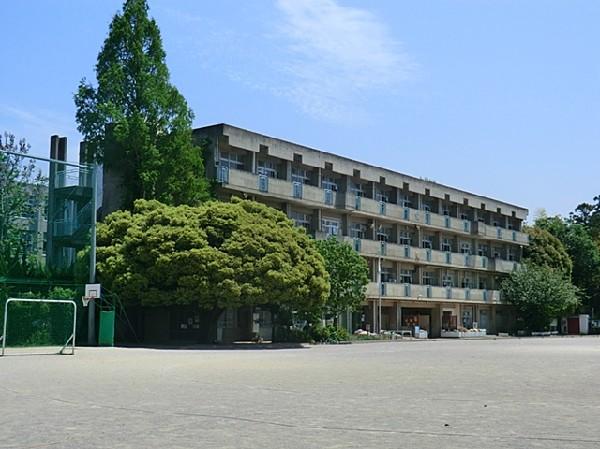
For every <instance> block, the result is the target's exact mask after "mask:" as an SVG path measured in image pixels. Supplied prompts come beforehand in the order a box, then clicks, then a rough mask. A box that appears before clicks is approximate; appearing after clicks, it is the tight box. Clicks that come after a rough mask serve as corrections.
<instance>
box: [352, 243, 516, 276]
mask: <svg viewBox="0 0 600 449" xmlns="http://www.w3.org/2000/svg"><path fill="white" fill-rule="evenodd" d="M341 239H342V240H343V241H345V242H347V243H349V244H350V245H351V246H352V247H353V248H354V249H355V250H356V251H357V252H359V253H360V254H362V255H363V256H370V257H384V258H390V259H398V260H405V261H408V262H414V263H421V264H428V265H439V266H449V267H452V268H472V269H480V270H491V271H493V270H494V268H495V266H496V265H495V264H493V263H490V262H489V260H488V258H487V257H483V256H475V255H473V254H462V253H451V252H445V251H437V250H433V249H425V248H417V247H414V246H408V245H397V244H395V243H388V242H380V241H377V240H369V239H355V238H352V237H341ZM502 262H507V263H510V264H514V262H508V261H502ZM511 271H512V269H511ZM503 272H506V271H503Z"/></svg>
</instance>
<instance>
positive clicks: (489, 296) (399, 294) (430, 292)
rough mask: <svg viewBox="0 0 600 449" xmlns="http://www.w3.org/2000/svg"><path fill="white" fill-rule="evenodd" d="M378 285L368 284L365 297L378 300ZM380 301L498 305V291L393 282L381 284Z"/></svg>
mask: <svg viewBox="0 0 600 449" xmlns="http://www.w3.org/2000/svg"><path fill="white" fill-rule="evenodd" d="M379 287H380V285H379V284H378V283H377V282H369V284H368V285H367V297H368V298H371V299H373V298H379V295H380V292H379ZM381 298H382V299H408V300H417V301H419V300H433V301H441V302H444V301H473V302H480V303H486V304H494V303H500V302H501V299H500V291H498V290H481V289H477V288H455V287H438V286H433V285H421V284H400V283H395V282H383V283H381Z"/></svg>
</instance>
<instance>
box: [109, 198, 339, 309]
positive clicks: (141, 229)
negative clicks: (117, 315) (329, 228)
mask: <svg viewBox="0 0 600 449" xmlns="http://www.w3.org/2000/svg"><path fill="white" fill-rule="evenodd" d="M98 273H99V277H100V281H101V282H102V283H103V284H104V285H105V286H106V287H107V288H108V289H109V290H112V291H114V292H116V293H118V294H119V295H120V297H121V299H122V300H123V301H124V302H125V303H129V304H132V303H138V304H142V305H147V306H154V305H156V306H158V305H170V304H197V305H198V306H200V307H202V308H205V309H223V308H226V307H234V308H236V307H240V306H245V305H259V304H276V305H280V306H284V307H286V308H288V309H295V310H314V309H317V310H320V308H321V307H322V306H323V303H324V302H325V299H326V298H327V296H328V294H329V282H328V276H327V272H326V271H325V267H324V263H323V259H322V257H321V255H320V254H319V252H318V251H317V248H316V245H315V243H314V240H312V239H311V238H310V237H309V236H307V235H306V234H305V233H304V232H302V231H301V230H300V229H298V228H296V227H294V225H293V223H292V222H291V221H290V220H288V218H287V217H286V216H285V214H283V213H282V212H279V211H277V210H275V209H272V208H270V207H268V206H265V205H262V204H259V203H256V202H252V201H245V200H237V199H234V201H233V202H231V203H222V202H212V201H211V202H207V203H206V204H204V205H202V206H200V207H189V206H179V207H172V206H166V205H164V204H161V203H159V202H157V201H144V200H138V201H136V202H135V207H134V211H133V213H131V212H124V211H119V212H115V213H113V214H111V215H109V216H108V217H107V218H106V220H105V222H104V223H103V224H101V225H100V226H99V227H98Z"/></svg>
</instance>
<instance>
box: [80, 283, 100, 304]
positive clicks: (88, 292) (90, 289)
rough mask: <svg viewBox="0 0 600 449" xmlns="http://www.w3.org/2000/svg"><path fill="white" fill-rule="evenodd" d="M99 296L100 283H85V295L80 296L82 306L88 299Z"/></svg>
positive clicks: (87, 302)
mask: <svg viewBox="0 0 600 449" xmlns="http://www.w3.org/2000/svg"><path fill="white" fill-rule="evenodd" d="M99 296H100V284H85V295H83V296H82V297H81V302H82V303H83V307H87V306H88V304H89V303H90V301H92V300H94V299H96V298H98V297H99Z"/></svg>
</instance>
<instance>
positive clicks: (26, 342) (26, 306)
mask: <svg viewBox="0 0 600 449" xmlns="http://www.w3.org/2000/svg"><path fill="white" fill-rule="evenodd" d="M18 296H19V297H20V298H36V299H37V298H47V299H76V297H77V294H76V292H75V291H74V290H72V289H68V288H61V287H55V288H53V289H52V290H50V292H49V293H48V294H47V295H44V294H41V293H39V292H35V293H34V292H26V293H21V294H19V295H18ZM5 301H6V299H3V300H2V301H1V303H2V316H3V313H4V302H5ZM8 314H9V319H8V328H7V345H8V346H48V345H55V346H62V345H63V344H64V343H66V341H67V339H68V338H69V336H70V335H71V332H72V330H73V307H72V306H71V305H68V304H62V303H52V302H42V303H28V302H11V303H9V306H8Z"/></svg>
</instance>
